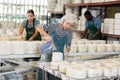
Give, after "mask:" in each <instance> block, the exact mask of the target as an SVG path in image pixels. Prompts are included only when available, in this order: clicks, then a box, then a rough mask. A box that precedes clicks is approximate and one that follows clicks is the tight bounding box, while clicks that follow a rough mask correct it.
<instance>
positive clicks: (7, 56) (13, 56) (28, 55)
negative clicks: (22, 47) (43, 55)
mask: <svg viewBox="0 0 120 80" xmlns="http://www.w3.org/2000/svg"><path fill="white" fill-rule="evenodd" d="M28 57H40V54H24V55H23V54H5V55H0V59H8V58H28Z"/></svg>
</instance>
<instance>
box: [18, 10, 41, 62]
mask: <svg viewBox="0 0 120 80" xmlns="http://www.w3.org/2000/svg"><path fill="white" fill-rule="evenodd" d="M38 25H40V22H39V20H37V19H35V15H34V11H33V10H28V11H27V19H26V20H24V21H23V22H22V24H21V26H20V29H19V40H24V37H23V36H22V34H23V31H24V30H25V31H26V37H25V40H26V41H35V40H41V35H40V33H39V32H38V31H37V30H36V28H35V27H36V26H38ZM30 59H32V60H35V61H38V60H39V59H40V57H34V58H24V61H27V62H28V61H29V60H30Z"/></svg>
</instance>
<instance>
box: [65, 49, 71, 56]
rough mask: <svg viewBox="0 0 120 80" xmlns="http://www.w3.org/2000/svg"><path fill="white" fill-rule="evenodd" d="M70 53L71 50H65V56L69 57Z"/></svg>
mask: <svg viewBox="0 0 120 80" xmlns="http://www.w3.org/2000/svg"><path fill="white" fill-rule="evenodd" d="M69 52H70V48H66V50H65V52H64V55H65V56H66V55H68V54H69Z"/></svg>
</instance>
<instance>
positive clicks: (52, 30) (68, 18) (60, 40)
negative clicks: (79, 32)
mask: <svg viewBox="0 0 120 80" xmlns="http://www.w3.org/2000/svg"><path fill="white" fill-rule="evenodd" d="M77 22H78V20H77V18H76V16H75V15H73V14H67V15H65V16H63V17H62V18H61V23H56V24H49V25H48V26H43V28H42V27H40V26H38V27H36V29H37V30H38V31H39V32H40V33H41V34H43V35H44V36H45V37H46V39H47V40H51V39H52V41H53V44H54V47H55V51H57V52H62V53H64V55H67V54H68V53H69V51H70V46H71V40H72V29H74V28H75V27H76V23H77ZM65 45H66V49H65V52H64V46H65ZM51 53H52V52H51ZM40 61H42V62H48V61H51V54H42V55H41V60H40ZM41 72H42V70H40V71H39V73H38V74H39V75H38V77H39V78H38V80H43V79H42V78H41V77H42V73H41ZM48 80H58V79H55V78H54V77H51V76H49V79H48Z"/></svg>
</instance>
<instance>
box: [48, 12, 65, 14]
mask: <svg viewBox="0 0 120 80" xmlns="http://www.w3.org/2000/svg"><path fill="white" fill-rule="evenodd" d="M48 12H49V13H51V14H63V12H54V11H53V12H51V11H48Z"/></svg>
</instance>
